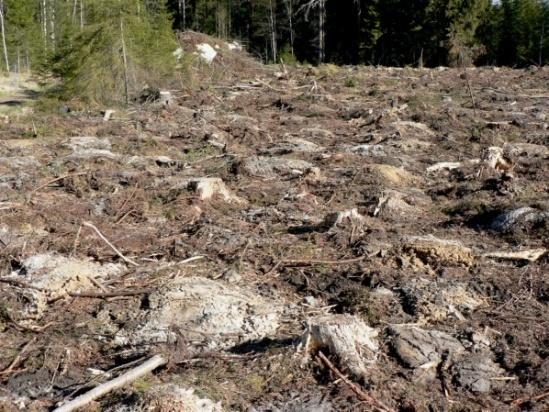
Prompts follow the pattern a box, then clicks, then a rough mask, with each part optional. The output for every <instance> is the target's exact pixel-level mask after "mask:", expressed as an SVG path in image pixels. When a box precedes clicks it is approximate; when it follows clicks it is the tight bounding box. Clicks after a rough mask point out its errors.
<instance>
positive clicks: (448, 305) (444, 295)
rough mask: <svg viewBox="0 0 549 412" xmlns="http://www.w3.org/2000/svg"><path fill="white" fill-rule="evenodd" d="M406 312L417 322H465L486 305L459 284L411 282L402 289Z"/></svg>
mask: <svg viewBox="0 0 549 412" xmlns="http://www.w3.org/2000/svg"><path fill="white" fill-rule="evenodd" d="M402 294H403V295H404V298H405V301H406V306H407V307H408V311H409V312H412V313H413V315H415V316H417V317H418V320H419V321H430V322H439V321H443V320H445V319H446V318H448V317H449V316H453V317H455V318H457V319H458V320H465V316H466V315H469V314H471V313H472V312H473V311H475V310H476V309H477V308H479V307H481V306H483V305H484V304H485V302H484V300H483V299H482V297H481V296H479V295H478V294H477V293H476V292H473V291H472V290H469V289H468V288H467V286H466V285H465V284H463V283H459V282H453V281H450V282H447V281H444V280H436V281H431V280H427V279H422V278H419V279H412V280H411V281H409V282H407V283H406V284H405V285H404V286H403V287H402Z"/></svg>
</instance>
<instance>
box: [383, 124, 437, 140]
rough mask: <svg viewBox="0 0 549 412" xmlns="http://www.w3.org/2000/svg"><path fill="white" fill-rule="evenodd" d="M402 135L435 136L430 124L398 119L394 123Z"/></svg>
mask: <svg viewBox="0 0 549 412" xmlns="http://www.w3.org/2000/svg"><path fill="white" fill-rule="evenodd" d="M392 125H393V126H394V127H395V129H397V131H398V132H399V133H400V135H401V136H402V137H406V138H408V137H410V136H412V135H423V136H427V137H432V136H435V132H433V131H432V130H431V129H430V128H429V126H427V125H426V124H424V123H418V122H412V121H398V122H394V123H393V124H392Z"/></svg>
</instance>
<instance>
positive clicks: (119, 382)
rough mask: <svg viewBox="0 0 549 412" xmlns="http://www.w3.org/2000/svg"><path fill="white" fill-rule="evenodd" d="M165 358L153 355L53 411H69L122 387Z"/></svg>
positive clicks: (149, 370) (156, 365)
mask: <svg viewBox="0 0 549 412" xmlns="http://www.w3.org/2000/svg"><path fill="white" fill-rule="evenodd" d="M166 363H167V360H166V359H164V357H162V356H161V355H155V356H153V357H152V358H150V359H149V360H148V361H146V362H145V363H143V364H142V365H139V366H137V367H135V368H133V369H130V370H129V371H128V372H126V373H124V374H123V375H120V376H119V377H117V378H115V379H112V380H110V381H108V382H105V383H103V384H101V385H99V386H97V387H96V388H94V389H92V390H91V391H88V392H86V393H84V394H83V395H80V396H78V397H76V398H74V399H73V400H72V401H69V402H67V403H66V404H64V405H62V406H60V407H58V408H56V409H54V411H53V412H71V411H74V410H76V409H78V408H81V407H82V406H85V405H87V404H88V403H90V402H92V401H94V400H95V399H97V398H100V397H101V396H103V395H105V394H107V393H109V392H111V391H113V390H115V389H118V388H121V387H123V386H124V385H126V384H128V383H130V382H133V381H134V380H136V379H139V378H140V377H142V376H144V375H146V374H147V373H150V372H152V371H153V370H155V369H156V368H158V367H159V366H162V365H165V364H166Z"/></svg>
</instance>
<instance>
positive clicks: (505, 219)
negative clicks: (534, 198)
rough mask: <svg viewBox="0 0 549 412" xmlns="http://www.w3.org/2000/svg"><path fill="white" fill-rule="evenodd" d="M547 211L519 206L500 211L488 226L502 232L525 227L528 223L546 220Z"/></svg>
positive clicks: (533, 223) (548, 214) (541, 222)
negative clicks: (503, 211)
mask: <svg viewBox="0 0 549 412" xmlns="http://www.w3.org/2000/svg"><path fill="white" fill-rule="evenodd" d="M548 217H549V213H546V212H542V211H540V210H537V209H534V208H532V207H521V208H519V209H515V210H509V211H507V212H505V213H502V214H501V215H499V216H498V217H496V218H495V219H494V221H493V222H492V224H491V225H490V228H491V229H493V230H495V231H497V232H502V233H509V232H516V231H520V230H524V229H527V228H528V227H529V226H530V225H541V224H543V223H545V222H546V221H547V218H548Z"/></svg>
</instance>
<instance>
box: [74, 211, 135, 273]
mask: <svg viewBox="0 0 549 412" xmlns="http://www.w3.org/2000/svg"><path fill="white" fill-rule="evenodd" d="M82 225H83V226H86V227H89V228H90V229H93V230H94V232H95V233H97V235H98V236H99V237H100V238H101V240H103V242H105V243H106V244H107V246H109V247H110V248H111V249H112V250H113V251H114V253H116V254H117V255H118V256H119V257H120V259H122V260H123V261H124V262H126V263H129V264H130V265H133V266H139V264H138V263H136V262H134V261H133V260H131V259H129V258H127V257H126V256H124V255H123V254H122V252H120V251H119V250H118V249H117V248H116V247H115V246H114V245H113V244H112V243H111V242H109V240H108V239H107V238H106V237H105V236H104V235H103V233H101V232H100V231H99V229H98V228H97V227H95V225H94V224H93V223H90V222H82Z"/></svg>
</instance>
